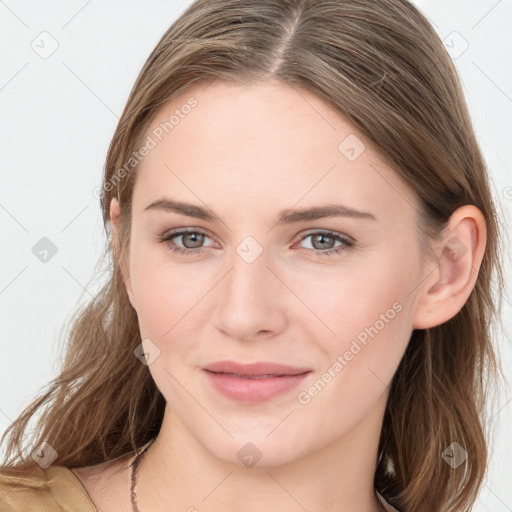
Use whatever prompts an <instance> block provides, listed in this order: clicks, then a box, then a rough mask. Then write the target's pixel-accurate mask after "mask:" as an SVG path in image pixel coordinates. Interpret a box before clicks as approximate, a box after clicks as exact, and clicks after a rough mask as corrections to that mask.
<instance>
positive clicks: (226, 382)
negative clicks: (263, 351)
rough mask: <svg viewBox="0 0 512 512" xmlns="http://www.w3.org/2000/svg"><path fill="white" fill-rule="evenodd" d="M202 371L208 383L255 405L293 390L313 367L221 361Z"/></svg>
mask: <svg viewBox="0 0 512 512" xmlns="http://www.w3.org/2000/svg"><path fill="white" fill-rule="evenodd" d="M203 371H204V375H205V377H206V382H208V383H209V384H210V385H211V386H212V387H213V389H214V390H216V391H217V392H218V393H220V394H221V395H223V396H224V397H225V398H228V399H230V400H235V401H237V402H242V403H244V404H248V405H255V404H259V403H262V402H265V401H267V400H271V399H272V398H276V397H277V396H279V395H286V394H288V393H290V392H291V391H292V390H293V389H294V388H295V387H297V386H298V385H299V384H300V383H301V382H302V381H303V380H304V379H305V378H306V376H307V375H308V374H309V373H311V371H312V370H310V369H308V368H300V367H297V366H288V365H283V364H278V363H270V362H258V363H252V364H241V363H236V362H234V361H218V362H216V363H212V364H209V365H208V366H206V367H205V368H203Z"/></svg>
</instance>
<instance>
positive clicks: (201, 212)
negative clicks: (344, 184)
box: [143, 198, 377, 224]
mask: <svg viewBox="0 0 512 512" xmlns="http://www.w3.org/2000/svg"><path fill="white" fill-rule="evenodd" d="M151 210H160V211H165V212H172V213H178V214H181V215H186V216H187V217H194V218H196V219H202V220H205V221H209V222H221V220H220V218H219V217H218V216H217V215H215V214H214V213H212V212H211V211H209V210H207V209H206V208H203V207H201V206H197V205H194V204H191V203H186V202H183V201H175V200H172V199H169V198H164V199H157V200H156V201H153V202H152V203H151V204H149V205H148V206H146V208H144V210H143V211H144V212H145V211H151ZM325 217H353V218H358V219H372V220H377V218H376V217H375V215H373V214H372V213H369V212H362V211H359V210H355V209H354V208H350V207H348V206H344V205H341V204H332V203H331V204H326V205H322V206H312V207H309V208H301V209H291V208H288V209H285V210H280V211H279V212H278V216H277V220H276V224H294V223H297V222H303V221H310V220H316V219H322V218H325Z"/></svg>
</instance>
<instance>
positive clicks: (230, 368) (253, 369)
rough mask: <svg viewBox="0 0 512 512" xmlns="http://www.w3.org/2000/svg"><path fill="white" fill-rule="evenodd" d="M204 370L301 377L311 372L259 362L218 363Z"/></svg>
mask: <svg viewBox="0 0 512 512" xmlns="http://www.w3.org/2000/svg"><path fill="white" fill-rule="evenodd" d="M204 370H208V371H210V372H215V373H233V374H236V375H249V376H258V375H276V376H277V375H299V374H301V373H306V372H309V371H311V370H310V369H309V368H300V367H298V366H288V365H285V364H279V363H272V362H268V361H259V362H256V363H250V364H243V363H237V362H236V361H216V362H214V363H210V364H209V365H208V366H205V367H204Z"/></svg>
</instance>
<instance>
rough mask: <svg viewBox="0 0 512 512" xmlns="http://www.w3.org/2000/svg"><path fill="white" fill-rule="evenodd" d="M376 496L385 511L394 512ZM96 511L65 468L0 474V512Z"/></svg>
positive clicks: (77, 480) (78, 482)
mask: <svg viewBox="0 0 512 512" xmlns="http://www.w3.org/2000/svg"><path fill="white" fill-rule="evenodd" d="M377 497H378V498H379V500H380V501H381V502H382V505H383V506H384V508H385V509H386V511H388V512H397V510H396V509H395V508H393V507H392V506H391V505H389V504H388V503H387V502H386V501H385V500H384V498H383V497H382V496H381V495H380V494H379V493H377ZM36 511H37V512H98V510H97V509H96V507H95V506H94V503H93V502H92V500H91V498H90V497H89V495H88V494H87V491H86V490H85V488H84V486H83V485H82V482H81V481H80V480H79V478H78V477H77V476H76V475H75V473H74V472H73V471H71V469H69V468H67V467H65V466H50V467H48V468H47V469H43V468H40V467H39V466H37V467H35V468H34V469H33V470H31V471H30V472H28V473H25V474H23V476H21V475H19V474H18V475H13V474H6V473H1V472H0V512H36Z"/></svg>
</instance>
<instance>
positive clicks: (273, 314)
mask: <svg viewBox="0 0 512 512" xmlns="http://www.w3.org/2000/svg"><path fill="white" fill-rule="evenodd" d="M242 246H243V244H242ZM250 247H251V246H250V245H249V248H250ZM245 248H247V247H245ZM239 249H240V248H239ZM250 250H251V248H250ZM248 255H249V256H248ZM267 255H268V253H267V252H266V251H263V252H261V253H260V254H259V255H258V256H257V257H256V258H255V259H253V257H254V253H253V254H252V255H250V252H247V253H244V252H243V251H239V252H236V253H235V254H233V257H232V258H231V260H230V263H231V268H230V269H229V271H228V273H227V274H226V275H225V277H224V278H223V279H222V281H221V283H219V285H218V286H219V292H218V293H219V296H218V299H219V301H218V307H217V309H216V312H215V317H214V322H215V324H216V327H217V329H219V330H220V331H221V332H222V333H223V334H224V335H225V336H228V337H230V338H232V339H235V340H239V341H247V340H251V339H253V338H256V337H258V339H261V336H262V335H266V336H267V337H270V336H272V335H275V334H276V333H279V332H281V331H282V330H283V329H285V326H286V322H287V318H286V310H287V305H288V302H289V301H290V296H291V295H293V294H291V292H290V291H289V290H288V289H287V287H286V286H285V284H284V283H283V281H282V280H281V279H279V277H278V275H277V274H278V272H277V271H276V270H274V269H273V268H272V267H274V265H272V262H271V261H270V260H271V258H270V257H268V256H267Z"/></svg>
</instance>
